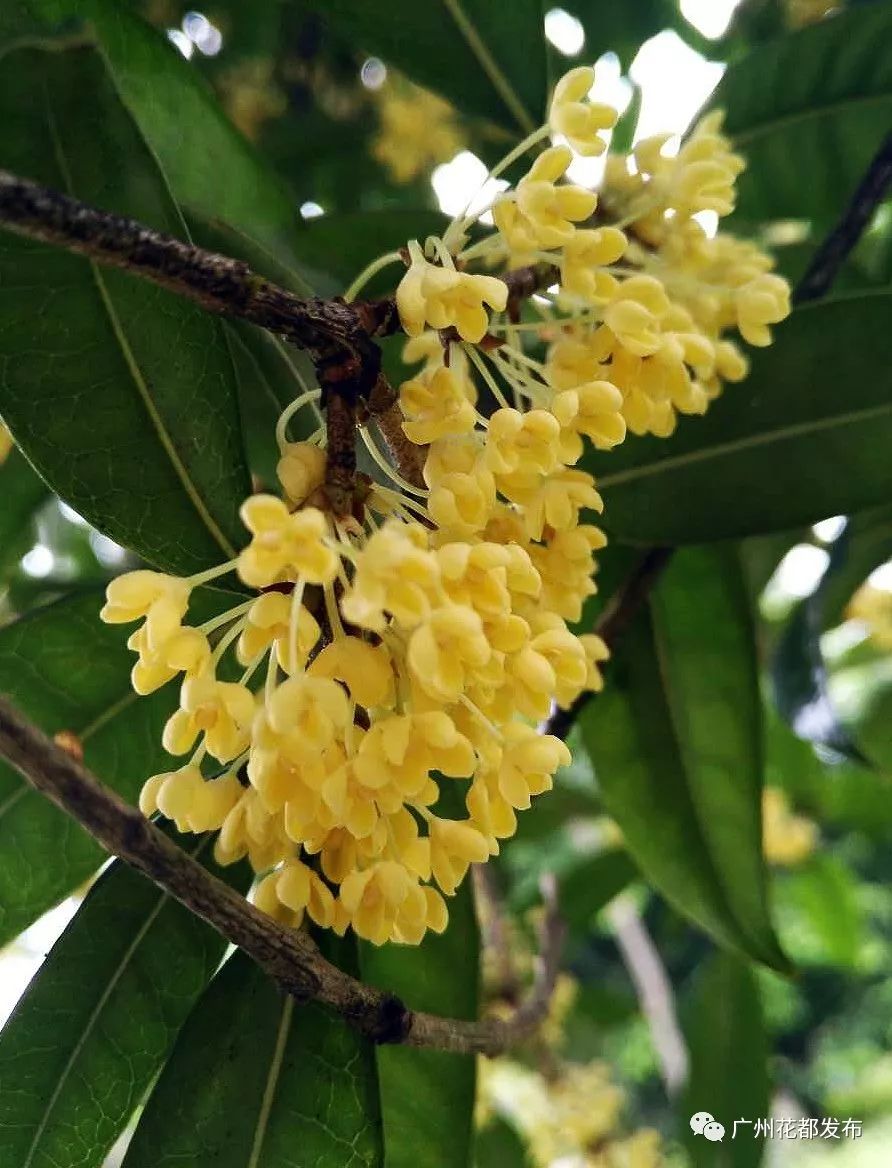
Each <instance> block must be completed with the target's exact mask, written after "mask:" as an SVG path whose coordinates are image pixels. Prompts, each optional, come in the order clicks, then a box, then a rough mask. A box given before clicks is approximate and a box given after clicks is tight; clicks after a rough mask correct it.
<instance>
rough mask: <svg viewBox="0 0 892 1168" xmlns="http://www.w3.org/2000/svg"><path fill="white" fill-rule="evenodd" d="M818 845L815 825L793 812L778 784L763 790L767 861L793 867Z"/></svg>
mask: <svg viewBox="0 0 892 1168" xmlns="http://www.w3.org/2000/svg"><path fill="white" fill-rule="evenodd" d="M817 846H818V828H817V825H816V824H814V823H813V822H812V821H811V820H810V819H806V818H805V816H803V815H794V814H793V812H792V811H791V809H790V804H789V801H788V799H787V796H786V795H785V794H784V792H783V791H782V790H781V789H780V788H779V787H766V788H765V789H764V790H763V792H762V847H763V851H764V852H765V859H766V860H767V861H768V863H769V864H777V865H778V867H783V868H794V867H796V866H797V865H798V864H802V863H804V862H805V861H806V860H807V859H808V858H809V856H811V855H812V854H813V853H814V851H815V849H816V848H817Z"/></svg>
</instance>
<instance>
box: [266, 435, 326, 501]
mask: <svg viewBox="0 0 892 1168" xmlns="http://www.w3.org/2000/svg"><path fill="white" fill-rule="evenodd" d="M325 465H326V454H325V451H324V450H323V449H322V447H321V446H314V445H313V444H312V443H311V442H289V443H288V445H287V446H286V447H285V450H284V451H283V453H282V457H281V458H280V459H279V462H278V465H277V466H276V475H277V477H278V479H279V482H280V483H281V484H282V489H283V490H284V492H285V494H286V496H287V497H288V500H289V502H291V503H292V504H293V505H294V506H297V505H298V504H299V503H303V502H304V500H306V499H308V498H309V496H310V495H312V493H313V492H314V491H315V490H318V488H319V487H321V486H322V484H323V482H324V481H325Z"/></svg>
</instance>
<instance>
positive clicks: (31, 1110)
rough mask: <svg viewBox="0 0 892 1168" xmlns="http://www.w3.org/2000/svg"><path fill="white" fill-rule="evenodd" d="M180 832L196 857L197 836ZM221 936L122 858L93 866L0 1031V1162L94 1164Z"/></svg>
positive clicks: (205, 974) (144, 1083)
mask: <svg viewBox="0 0 892 1168" xmlns="http://www.w3.org/2000/svg"><path fill="white" fill-rule="evenodd" d="M180 842H181V843H182V845H183V846H184V847H185V848H186V850H187V851H189V852H191V853H192V854H194V855H197V856H199V857H200V858H201V859H202V860H205V859H207V858H208V855H209V852H210V843H211V841H210V839H209V838H205V839H204V840H196V838H195V837H194V836H193V837H181V841H180ZM227 875H228V877H229V879H234V880H235V881H236V883H237V884H239V885H240V886H241V887H245V886H246V883H247V872H246V871H245V870H243V869H236V870H232V869H231V870H229V872H228V874H227ZM224 947H225V942H224V940H223V938H222V937H221V936H220V935H219V934H218V933H216V932H214V931H213V930H212V929H211V928H210V926H208V925H206V924H204V923H203V922H202V921H199V920H198V919H197V918H196V917H195V916H193V915H192V913H190V912H189V911H188V910H187V909H185V908H183V907H182V906H181V905H179V904H177V902H176V901H173V900H171V899H170V898H169V897H167V896H165V895H164V893H162V892H161V891H160V890H159V889H158V888H156V887H155V886H154V885H153V884H152V883H150V882H149V881H148V880H146V879H145V878H144V877H142V876H140V875H137V873H135V872H133V871H132V870H130V869H129V868H127V867H126V866H125V865H123V864H120V863H115V864H114V865H113V866H112V867H111V868H110V869H109V870H108V871H107V872H106V873H105V874H104V875H103V876H101V877H100V879H99V882H98V883H97V884H96V885H95V887H94V888H92V889H91V890H90V892H89V893H88V894H87V897H86V899H85V900H84V903H83V904H82V905H81V907H80V909H79V910H78V912H77V914H76V916H75V917H74V919H73V921H72V922H71V924H70V925H69V926H68V928H67V929H66V930H65V932H64V933H63V934H62V937H61V939H60V940H59V941H58V942H57V943H56V945H55V946H54V947H53V949H52V951H51V953H50V954H49V956H48V957H47V959H46V961H45V962H44V964H43V965H42V966H41V968H40V971H39V973H38V974H37V976H36V977H35V978H34V980H33V981H32V983H31V985H30V986H29V987H28V990H27V992H26V993H25V996H24V997H23V998H22V999H21V1001H20V1002H19V1004H18V1005H17V1006H16V1009H15V1012H14V1013H13V1015H12V1017H11V1019H10V1020H9V1022H8V1023H7V1024H6V1027H5V1028H4V1030H3V1033H2V1035H0V1161H2V1163H4V1164H9V1165H12V1164H15V1165H16V1166H17V1168H99V1166H100V1165H102V1164H103V1162H104V1160H105V1156H106V1153H107V1152H108V1150H109V1148H110V1147H111V1145H112V1143H113V1142H114V1141H115V1139H116V1138H117V1136H118V1135H119V1134H120V1133H121V1131H123V1129H124V1127H125V1126H126V1124H127V1123H128V1121H129V1119H130V1117H131V1115H132V1114H133V1111H134V1109H135V1108H136V1106H137V1105H138V1104H139V1102H140V1100H141V1099H142V1097H143V1094H144V1093H145V1091H146V1090H147V1088H148V1087H149V1084H150V1083H151V1082H152V1080H153V1079H154V1077H155V1075H156V1074H157V1072H158V1070H159V1068H160V1067H161V1065H162V1064H163V1062H164V1060H165V1058H166V1056H167V1052H168V1050H169V1049H170V1047H171V1045H172V1044H173V1040H174V1037H175V1035H176V1033H177V1031H178V1030H179V1028H180V1026H181V1025H182V1023H183V1022H184V1021H185V1019H186V1016H187V1015H188V1013H189V1011H190V1009H191V1007H192V1005H193V1004H194V1002H195V1001H196V1000H197V999H198V997H199V995H200V994H201V992H202V990H203V989H204V986H205V984H206V983H207V982H208V980H209V979H210V977H211V975H212V974H213V971H214V968H215V967H216V965H217V963H218V962H219V960H220V958H221V957H222V955H223V950H224Z"/></svg>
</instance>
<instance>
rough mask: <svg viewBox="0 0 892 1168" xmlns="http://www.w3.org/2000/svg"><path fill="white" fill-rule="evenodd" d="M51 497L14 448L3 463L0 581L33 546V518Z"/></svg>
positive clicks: (48, 490)
mask: <svg viewBox="0 0 892 1168" xmlns="http://www.w3.org/2000/svg"><path fill="white" fill-rule="evenodd" d="M49 497H50V489H49V487H48V486H47V485H46V483H45V482H44V481H43V479H42V478H41V477H40V475H38V474H37V472H36V471H35V470H34V469H33V468H32V467H30V466H29V465H28V462H27V460H26V459H25V457H24V455H23V454H21V452H20V451H18V450H16V449H13V450H11V451H10V452H9V454H8V455H7V457H6V461H5V462H3V463H2V464H0V499H2V500H3V505H2V507H0V580H3V579H5V577H6V576H7V575H8V573H9V572H10V571H11V570H12V569H13V568H14V567H15V566H16V564H17V563H18V561H19V558H20V557H21V556H22V555H23V554H24V553H25V552H26V551H27V550H28V547H29V546H30V543H31V536H32V526H33V523H32V521H33V519H34V516H35V514H36V512H37V511H38V509H39V508H40V507H41V506H42V505H43V504H44V503H45V502H46V501H47V499H48V498H49Z"/></svg>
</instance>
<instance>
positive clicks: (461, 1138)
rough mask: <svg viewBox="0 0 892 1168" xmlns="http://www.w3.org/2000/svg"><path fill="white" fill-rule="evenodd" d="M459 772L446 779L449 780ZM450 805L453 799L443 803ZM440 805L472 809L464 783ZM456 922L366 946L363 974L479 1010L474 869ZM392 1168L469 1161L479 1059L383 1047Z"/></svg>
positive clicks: (418, 1000) (448, 1166)
mask: <svg viewBox="0 0 892 1168" xmlns="http://www.w3.org/2000/svg"><path fill="white" fill-rule="evenodd" d="M450 782H451V780H448V779H447V780H445V784H448V783H450ZM442 805H445V807H444V806H442ZM436 809H437V811H438V813H439V812H440V811H442V813H443V814H452V815H454V816H455V817H456V818H458V817H462V818H463V817H464V807H463V804H462V800H461V795H460V793H459V791H458V789H457V785H452V786H446V785H444V787H443V794H442V796H441V799H440V803H439V804H438V805H437V808H436ZM448 903H449V927H448V928H447V929H446V932H445V933H443V935H442V936H437V935H436V934H435V933H428V935H427V936H426V937H425V939H424V940H423V941H422V943H421V944H420V945H418V946H405V945H383V946H382V947H381V948H380V949H378V948H375V947H374V946H373V945H371V944H369V943H367V942H361V943H360V946H359V968H360V971H361V974H362V979H363V981H366V982H370V983H371V984H372V985H376V986H379V987H380V988H381V989H384V990H389V991H390V992H392V993H394V994H396V995H397V996H398V997H400V998H402V1000H403V1001H404V1002H405V1003H406V1005H407V1006H409V1007H410V1008H412V1009H415V1010H428V1011H431V1012H432V1013H435V1014H443V1015H446V1016H447V1017H450V1018H476V1017H477V1008H478V997H479V984H478V983H479V970H478V963H479V936H478V931H477V919H476V916H475V914H474V902H473V897H472V894H471V881H470V877H468V879H466V880H465V882H464V884H463V885H462V886H461V888H459V890H458V892H457V893H456V895H455V896H454V897H452V898H450V900H449V902H448ZM376 1053H377V1059H378V1078H379V1081H380V1084H381V1113H382V1117H383V1120H384V1146H385V1151H386V1154H385V1165H386V1168H469V1165H470V1163H471V1152H472V1148H473V1135H474V1131H473V1119H474V1093H475V1087H476V1060H475V1059H474V1058H473V1056H471V1055H457V1054H447V1053H445V1052H442V1051H436V1050H413V1049H411V1048H410V1047H406V1046H379V1047H378V1048H377V1052H376Z"/></svg>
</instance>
